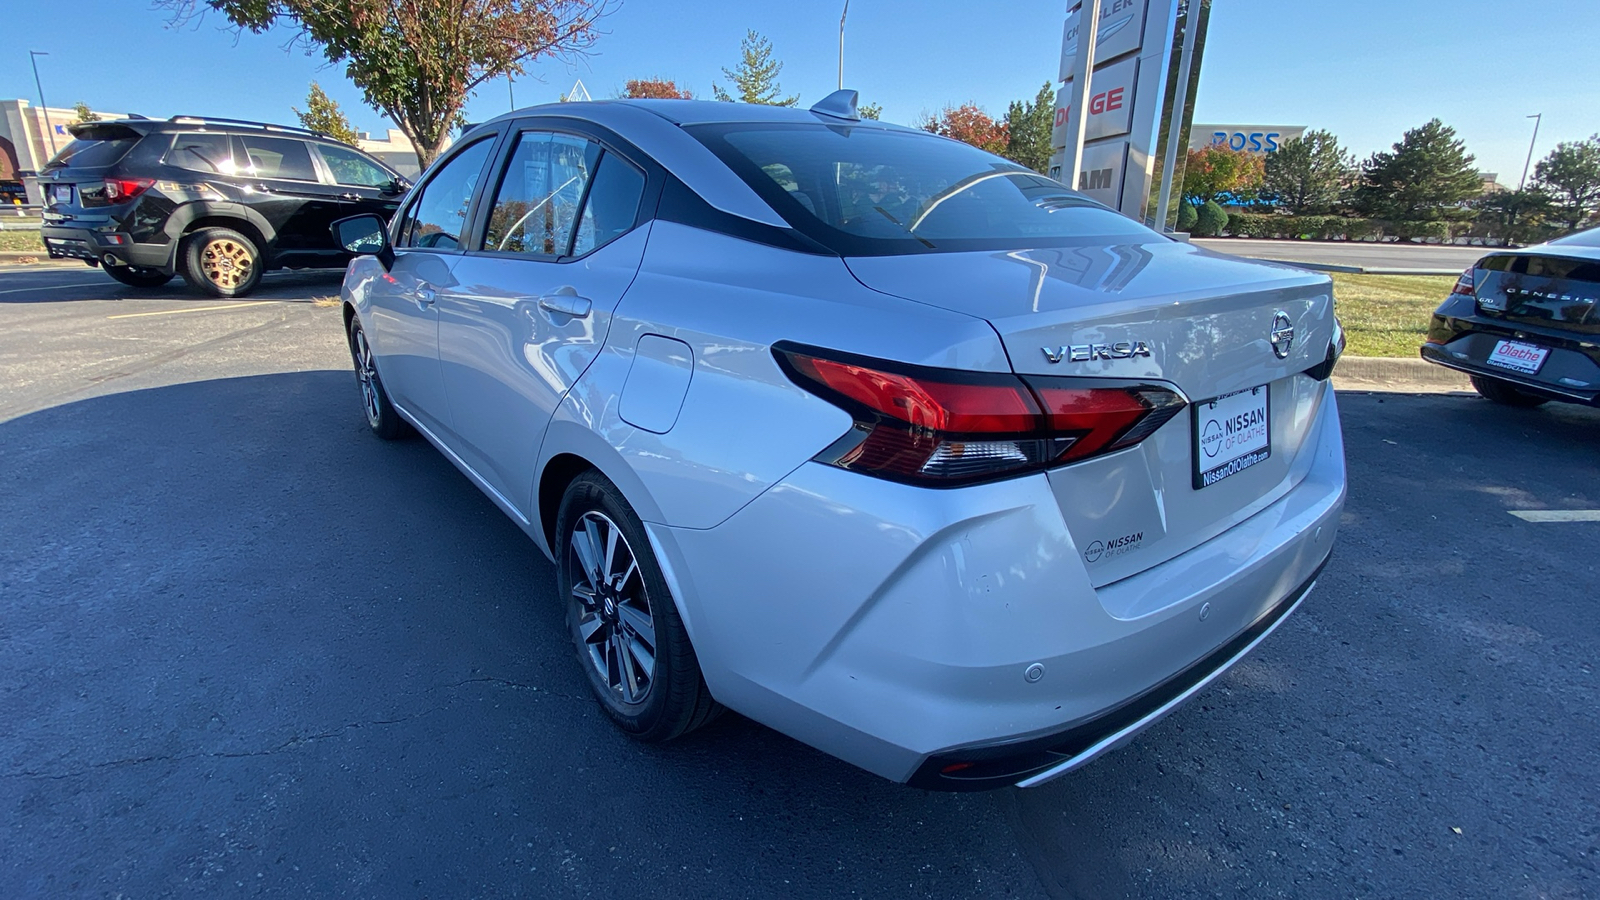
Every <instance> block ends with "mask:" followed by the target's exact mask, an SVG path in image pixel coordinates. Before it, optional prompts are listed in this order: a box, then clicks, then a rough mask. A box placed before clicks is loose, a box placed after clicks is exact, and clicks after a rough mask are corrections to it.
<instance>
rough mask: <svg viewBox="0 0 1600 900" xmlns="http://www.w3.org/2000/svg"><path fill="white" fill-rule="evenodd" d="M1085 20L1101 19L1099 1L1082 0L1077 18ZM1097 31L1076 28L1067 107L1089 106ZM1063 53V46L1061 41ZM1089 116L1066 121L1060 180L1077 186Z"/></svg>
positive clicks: (1086, 107) (1081, 171)
mask: <svg viewBox="0 0 1600 900" xmlns="http://www.w3.org/2000/svg"><path fill="white" fill-rule="evenodd" d="M1084 19H1087V20H1089V21H1090V22H1098V21H1100V0H1084V3H1083V5H1082V6H1081V8H1080V12H1079V16H1078V21H1080V22H1081V21H1083V20H1084ZM1098 34H1099V29H1096V28H1081V29H1079V31H1078V50H1077V53H1078V55H1077V57H1076V59H1075V61H1074V63H1075V64H1074V65H1073V67H1072V85H1071V87H1070V88H1069V89H1068V90H1067V91H1064V92H1063V93H1066V94H1067V96H1068V100H1067V105H1066V107H1065V108H1066V109H1068V110H1073V109H1076V110H1085V109H1088V108H1089V84H1090V82H1091V81H1092V80H1093V72H1092V70H1093V68H1094V45H1095V38H1096V36H1097V35H1098ZM1062 53H1063V55H1064V54H1065V53H1066V47H1065V45H1064V44H1063V47H1062ZM1088 121H1089V120H1088V118H1087V117H1086V116H1083V115H1078V116H1076V117H1074V118H1071V119H1070V120H1069V121H1068V122H1067V123H1066V130H1067V134H1066V144H1065V146H1064V147H1063V151H1064V155H1063V156H1062V159H1061V175H1062V179H1061V180H1063V181H1065V182H1066V183H1067V184H1069V185H1076V184H1077V183H1078V180H1079V178H1080V177H1081V176H1082V173H1083V137H1084V134H1085V126H1086V124H1087V122H1088Z"/></svg>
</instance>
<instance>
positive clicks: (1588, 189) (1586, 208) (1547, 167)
mask: <svg viewBox="0 0 1600 900" xmlns="http://www.w3.org/2000/svg"><path fill="white" fill-rule="evenodd" d="M1533 177H1534V182H1535V183H1536V184H1538V185H1539V186H1540V187H1541V188H1543V189H1544V192H1545V193H1546V194H1548V195H1550V198H1551V199H1552V200H1553V201H1554V203H1555V206H1556V210H1557V212H1558V213H1559V218H1560V220H1561V221H1562V222H1563V223H1564V224H1565V225H1566V226H1567V228H1568V229H1576V228H1577V227H1578V226H1579V225H1582V224H1583V223H1584V220H1586V219H1588V218H1589V216H1591V215H1593V214H1594V213H1595V212H1596V211H1597V210H1600V134H1596V135H1593V136H1592V137H1590V138H1589V139H1588V140H1584V141H1565V142H1562V143H1560V144H1557V145H1556V148H1555V149H1554V150H1551V151H1550V155H1549V156H1546V157H1545V158H1544V159H1541V160H1539V165H1538V166H1536V167H1535V168H1534V170H1533Z"/></svg>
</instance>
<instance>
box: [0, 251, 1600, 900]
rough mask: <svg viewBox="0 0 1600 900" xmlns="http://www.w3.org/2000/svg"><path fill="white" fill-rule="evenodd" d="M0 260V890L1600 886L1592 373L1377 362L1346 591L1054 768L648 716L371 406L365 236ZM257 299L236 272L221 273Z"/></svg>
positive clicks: (1475, 893)
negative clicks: (1098, 755) (1440, 380)
mask: <svg viewBox="0 0 1600 900" xmlns="http://www.w3.org/2000/svg"><path fill="white" fill-rule="evenodd" d="M265 284H266V287H265V290H263V292H262V293H261V295H260V297H259V299H255V300H251V301H241V302H236V303H227V302H222V301H215V300H211V299H207V298H202V297H200V296H199V295H197V294H189V293H186V292H185V291H184V289H183V287H182V283H181V282H174V283H173V284H172V285H171V286H169V287H168V288H166V289H162V290H159V291H155V292H137V291H134V290H133V289H129V288H124V287H122V286H120V285H116V284H114V283H112V282H110V281H109V280H107V279H105V278H104V276H103V275H101V274H100V273H98V272H97V271H94V270H90V269H87V268H86V269H83V270H75V269H64V270H63V269H54V270H48V271H43V270H41V271H3V270H0V846H3V847H4V851H3V852H0V897H6V898H25V897H74V896H84V897H100V896H105V897H115V896H125V897H161V896H178V897H228V896H257V895H260V896H314V897H333V896H350V897H382V898H393V897H502V896H503V897H511V896H530V897H601V896H616V895H633V896H644V897H663V898H665V897H695V898H704V897H796V898H810V897H819V898H820V897H829V898H833V897H855V896H862V897H938V898H944V897H950V898H967V897H1050V898H1066V897H1072V898H1110V897H1160V898H1179V897H1219V896H1222V897H1232V896H1251V897H1340V898H1343V897H1496V898H1505V897H1515V898H1542V897H1558V898H1567V897H1593V896H1596V895H1600V869H1597V866H1600V814H1597V813H1596V810H1597V809H1600V780H1597V779H1596V778H1595V777H1594V772H1595V771H1597V770H1600V723H1597V720H1596V715H1595V708H1596V705H1595V696H1596V674H1595V667H1596V665H1597V663H1596V659H1597V658H1600V617H1597V616H1596V614H1595V601H1596V598H1597V597H1600V574H1597V563H1596V560H1597V554H1596V552H1595V548H1596V547H1597V546H1600V523H1597V522H1552V523H1530V522H1526V521H1523V520H1522V519H1520V518H1517V517H1515V516H1512V515H1511V514H1510V513H1509V512H1508V510H1513V509H1596V508H1600V410H1589V409H1577V408H1573V407H1564V406H1555V405H1552V406H1547V407H1544V408H1541V409H1537V410H1511V409H1505V408H1501V407H1496V406H1494V405H1492V404H1490V403H1488V402H1487V401H1482V400H1479V399H1476V398H1469V397H1463V396H1425V397H1424V396H1411V395H1401V394H1388V395H1383V394H1355V393H1351V394H1343V395H1341V398H1340V402H1341V409H1342V412H1343V416H1344V427H1345V435H1346V442H1347V448H1348V456H1349V462H1350V499H1349V504H1348V507H1347V510H1346V513H1345V518H1344V523H1343V526H1342V533H1341V537H1340V542H1339V545H1338V547H1337V549H1336V550H1335V554H1334V558H1333V561H1332V562H1331V563H1330V564H1329V566H1328V568H1327V570H1326V571H1325V573H1324V576H1323V578H1322V580H1321V582H1320V584H1319V587H1318V589H1317V591H1316V592H1315V593H1314V594H1313V595H1312V596H1311V598H1310V599H1309V600H1308V601H1307V602H1306V604H1305V605H1304V606H1303V607H1302V609H1301V610H1300V611H1299V612H1298V613H1297V614H1296V615H1295V616H1293V617H1292V618H1291V619H1290V620H1288V621H1287V622H1286V623H1285V625H1284V626H1283V627H1282V628H1280V629H1279V630H1278V631H1277V632H1276V633H1274V635H1273V636H1272V637H1271V638H1270V639H1269V640H1268V641H1267V642H1266V643H1264V644H1263V645H1262V647H1261V648H1260V649H1259V650H1258V651H1257V652H1256V653H1255V654H1254V655H1253V656H1252V657H1251V658H1249V659H1248V660H1246V661H1245V662H1243V663H1242V664H1240V665H1239V666H1238V667H1236V668H1235V669H1234V670H1232V671H1231V672H1230V673H1229V674H1227V675H1226V676H1224V677H1223V678H1222V679H1221V680H1220V681H1219V682H1218V683H1217V684H1216V685H1214V686H1213V687H1212V688H1210V689H1209V690H1208V691H1206V692H1205V693H1203V694H1202V695H1200V696H1199V697H1198V698H1196V700H1195V701H1194V702H1192V703H1190V704H1189V705H1188V706H1186V707H1184V708H1183V709H1181V710H1179V711H1178V712H1177V713H1175V714H1174V715H1172V716H1171V717H1169V718H1168V719H1166V720H1164V721H1163V722H1162V723H1160V724H1158V725H1157V726H1155V727H1154V728H1152V729H1151V730H1149V731H1147V732H1145V733H1144V734H1143V735H1141V736H1140V738H1139V739H1138V740H1136V741H1135V742H1134V743H1133V744H1131V745H1130V746H1129V747H1127V748H1125V749H1123V750H1120V751H1118V752H1116V753H1114V754H1111V755H1109V756H1107V757H1105V758H1102V759H1101V760H1099V761H1097V762H1095V763H1094V764H1092V765H1090V766H1088V767H1085V768H1084V769H1082V770H1080V771H1078V772H1076V773H1073V774H1072V775H1069V776H1067V777H1065V778H1063V779H1060V780H1057V781H1055V782H1052V783H1050V784H1048V785H1046V786H1044V787H1041V788H1037V789H1033V790H1028V791H1023V790H1017V789H1006V790H1001V791H995V792H991V793H985V794H969V795H948V794H934V793H924V792H921V791H917V790H912V789H909V788H905V787H900V786H896V785H892V784H889V783H886V782H884V781H882V780H881V779H878V778H877V777H875V776H872V775H869V774H866V773H864V772H861V771H859V770H856V769H854V768H852V767H850V766H848V765H845V764H844V763H841V762H838V761H836V760H833V759H832V758H830V757H827V756H825V755H823V754H821V753H818V752H816V751H813V750H811V749H809V748H807V747H805V746H803V745H800V744H798V743H796V742H794V741H791V740H789V739H788V738H785V737H783V736H781V735H778V734H776V733H774V732H772V731H770V730H767V729H765V728H763V727H761V726H759V725H756V724H754V723H751V722H749V721H748V720H745V719H742V718H740V717H738V716H727V717H724V718H723V719H722V720H720V721H718V722H717V723H715V724H714V725H712V726H711V727H709V728H707V729H705V730H704V731H702V732H699V733H697V734H695V735H692V736H690V737H688V738H685V739H683V740H681V741H679V742H676V743H673V744H669V745H665V746H658V747H646V746H640V745H637V744H635V743H633V742H631V741H629V740H628V739H626V738H624V737H623V736H621V735H620V734H619V733H618V732H617V731H616V730H615V729H614V728H613V727H612V726H611V725H610V723H609V721H608V720H607V719H606V717H605V716H604V715H603V714H602V713H601V712H600V710H599V709H598V707H597V706H596V705H595V704H594V703H593V701H592V700H591V699H590V698H589V696H588V695H587V687H586V684H585V682H584V679H583V676H582V673H581V671H580V670H579V669H578V667H577V664H576V661H575V659H574V655H573V653H572V651H571V650H570V648H569V645H568V641H567V637H566V634H565V630H564V627H563V623H562V612H561V609H560V605H559V603H558V602H557V600H556V598H555V595H554V591H553V590H552V581H553V575H552V567H551V566H550V565H549V563H547V562H546V561H545V560H544V558H543V557H542V556H540V555H539V553H538V552H537V551H536V550H535V549H534V548H533V547H532V545H531V544H530V543H529V542H528V541H527V539H526V538H525V537H524V535H523V534H522V533H521V532H520V531H519V530H518V529H517V528H516V527H515V526H513V525H512V523H511V522H510V521H509V520H507V519H506V518H505V517H504V516H503V515H502V514H501V513H499V512H498V511H497V510H496V509H495V508H494V507H493V506H492V505H491V504H490V502H489V501H488V500H487V499H485V498H484V497H483V496H482V495H481V494H479V492H478V491H477V490H476V489H475V488H473V487H472V485H471V484H470V483H468V482H467V480H466V479H465V478H464V477H462V476H461V475H460V474H458V473H457V472H456V471H455V470H454V469H453V468H452V467H451V466H450V464H449V463H448V462H446V461H445V459H444V458H443V457H442V456H441V455H440V454H438V453H437V452H435V451H434V450H433V449H431V448H430V447H429V446H428V445H427V444H426V443H424V442H423V441H421V440H411V441H407V442H402V443H399V444H385V443H383V442H380V441H378V440H376V439H374V438H373V437H372V436H371V435H370V434H368V433H367V430H366V426H365V423H364V421H363V419H362V416H361V412H360V408H359V400H358V395H357V391H356V387H355V384H354V380H353V378H352V377H351V376H350V374H349V370H348V361H347V356H346V354H345V351H344V348H343V345H342V342H341V336H340V333H339V315H338V311H337V309H335V308H332V307H331V306H322V305H318V304H316V303H314V302H310V301H311V300H312V299H313V298H316V297H327V296H329V295H334V294H336V293H337V289H338V277H337V275H336V274H333V275H329V274H291V275H275V276H270V277H269V278H268V279H267V281H266V283H265ZM217 307H226V308H217Z"/></svg>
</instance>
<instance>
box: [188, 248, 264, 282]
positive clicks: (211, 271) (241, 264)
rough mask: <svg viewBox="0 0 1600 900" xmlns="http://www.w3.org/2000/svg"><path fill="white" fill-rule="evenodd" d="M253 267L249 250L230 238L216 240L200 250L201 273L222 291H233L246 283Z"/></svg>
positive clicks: (253, 263)
mask: <svg viewBox="0 0 1600 900" xmlns="http://www.w3.org/2000/svg"><path fill="white" fill-rule="evenodd" d="M254 265H255V260H254V259H252V258H251V254H250V248H248V247H246V246H245V245H244V244H241V243H239V242H238V241H236V240H233V239H232V238H217V239H216V240H214V241H211V242H209V243H207V244H206V245H205V246H204V247H202V248H201V249H200V269H201V271H202V272H204V273H205V276H206V278H207V279H209V280H210V282H211V283H212V284H214V285H216V286H217V287H219V288H222V289H224V290H233V289H234V288H237V287H238V286H239V285H241V284H244V283H245V282H246V281H248V280H249V279H250V269H251V267H253V266H254Z"/></svg>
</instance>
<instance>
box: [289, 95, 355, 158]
mask: <svg viewBox="0 0 1600 900" xmlns="http://www.w3.org/2000/svg"><path fill="white" fill-rule="evenodd" d="M290 109H293V110H294V114H295V115H296V116H299V117H300V124H301V125H303V126H305V127H306V128H309V129H311V130H312V131H320V132H322V133H323V134H325V135H327V136H328V137H331V138H333V139H334V140H337V141H344V142H345V143H346V144H354V143H355V142H356V141H357V140H358V138H359V136H358V135H357V134H356V130H355V129H354V128H352V127H350V120H349V119H348V118H346V117H345V114H344V110H342V109H340V108H339V103H338V101H336V100H334V99H333V98H332V97H329V96H328V95H327V94H326V93H323V90H322V85H320V84H317V83H316V82H315V81H313V82H311V92H310V93H309V94H307V95H306V111H305V112H301V111H300V110H299V109H297V108H295V107H292V106H291V107H290Z"/></svg>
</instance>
